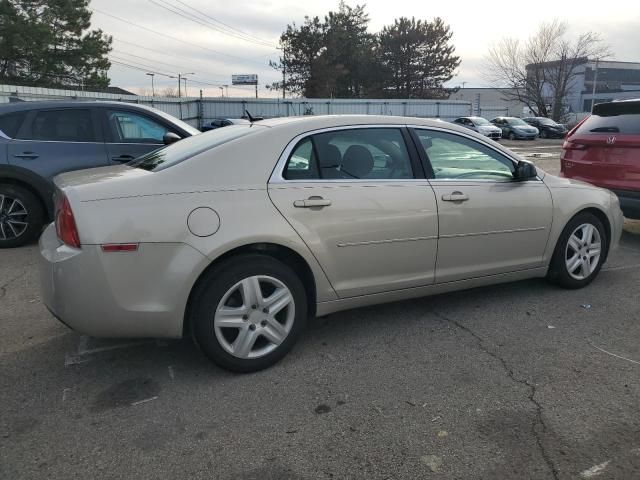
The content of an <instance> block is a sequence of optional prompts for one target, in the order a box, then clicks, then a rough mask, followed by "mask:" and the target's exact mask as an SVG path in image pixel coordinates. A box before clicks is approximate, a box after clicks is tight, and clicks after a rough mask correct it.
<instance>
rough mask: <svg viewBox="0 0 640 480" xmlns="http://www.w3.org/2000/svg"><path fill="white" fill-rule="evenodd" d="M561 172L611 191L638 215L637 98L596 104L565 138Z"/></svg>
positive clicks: (639, 125) (639, 108) (628, 214)
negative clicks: (590, 112) (591, 111)
mask: <svg viewBox="0 0 640 480" xmlns="http://www.w3.org/2000/svg"><path fill="white" fill-rule="evenodd" d="M562 149H563V150H562V155H561V156H560V171H561V175H562V176H565V177H567V178H575V179H576V180H583V181H585V182H589V183H592V184H594V185H597V186H599V187H604V188H608V189H609V190H612V191H613V192H614V193H615V194H616V195H618V198H619V199H620V208H621V209H622V211H623V213H624V215H625V216H626V217H628V218H640V99H634V100H623V101H619V102H608V103H599V104H598V105H596V106H595V107H594V108H593V113H592V114H591V115H590V116H589V117H587V118H585V119H584V120H583V121H582V122H581V123H580V124H578V125H577V126H576V127H575V128H574V129H573V130H571V131H570V132H569V133H568V134H567V137H566V141H565V142H564V145H563V146H562Z"/></svg>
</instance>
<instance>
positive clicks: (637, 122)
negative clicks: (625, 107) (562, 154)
mask: <svg viewBox="0 0 640 480" xmlns="http://www.w3.org/2000/svg"><path fill="white" fill-rule="evenodd" d="M598 133H600V134H602V133H605V134H606V133H623V134H624V133H626V134H629V135H640V111H638V113H635V114H625V115H591V116H590V117H589V118H587V120H586V121H585V122H584V123H583V124H582V125H580V127H579V128H578V130H576V134H582V135H584V134H587V135H589V134H598Z"/></svg>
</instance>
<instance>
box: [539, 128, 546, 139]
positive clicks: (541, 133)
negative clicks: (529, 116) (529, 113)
mask: <svg viewBox="0 0 640 480" xmlns="http://www.w3.org/2000/svg"><path fill="white" fill-rule="evenodd" d="M540 138H547V132H545V131H544V130H542V131H541V132H540Z"/></svg>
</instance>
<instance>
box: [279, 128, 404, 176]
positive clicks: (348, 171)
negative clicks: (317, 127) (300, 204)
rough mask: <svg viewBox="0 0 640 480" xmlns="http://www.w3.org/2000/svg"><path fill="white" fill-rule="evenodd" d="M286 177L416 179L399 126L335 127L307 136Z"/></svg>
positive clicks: (286, 170)
mask: <svg viewBox="0 0 640 480" xmlns="http://www.w3.org/2000/svg"><path fill="white" fill-rule="evenodd" d="M302 172H304V173H302ZM283 177H284V178H285V179H289V180H294V179H322V180H365V179H366V180H376V179H380V180H382V179H384V180H393V179H410V178H414V177H413V170H412V168H411V160H410V157H409V152H408V151H407V147H406V145H405V143H404V138H403V136H402V132H401V130H400V129H397V128H358V129H348V130H334V131H331V132H325V133H318V134H316V135H312V136H310V137H306V138H305V139H303V140H301V141H300V142H299V143H298V144H297V145H296V146H295V147H294V150H293V152H292V153H291V155H290V157H289V159H288V161H287V164H286V166H285V169H284V172H283Z"/></svg>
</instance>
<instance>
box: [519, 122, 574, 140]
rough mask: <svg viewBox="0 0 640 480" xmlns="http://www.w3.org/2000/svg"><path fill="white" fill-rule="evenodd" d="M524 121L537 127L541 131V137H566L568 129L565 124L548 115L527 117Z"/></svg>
mask: <svg viewBox="0 0 640 480" xmlns="http://www.w3.org/2000/svg"><path fill="white" fill-rule="evenodd" d="M522 120H523V121H525V122H526V123H528V124H529V125H531V126H532V127H536V128H537V129H538V131H539V132H540V138H564V136H565V135H566V134H567V129H566V128H565V126H564V125H561V124H559V123H556V122H554V121H553V120H551V119H550V118H547V117H527V118H523V119H522Z"/></svg>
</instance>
